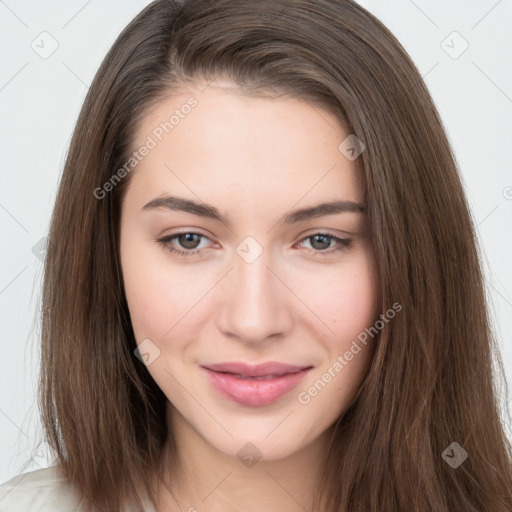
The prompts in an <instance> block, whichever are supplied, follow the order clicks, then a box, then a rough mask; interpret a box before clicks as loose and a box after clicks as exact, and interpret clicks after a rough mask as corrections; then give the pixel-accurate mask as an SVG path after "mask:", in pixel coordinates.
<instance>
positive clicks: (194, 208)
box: [142, 196, 367, 226]
mask: <svg viewBox="0 0 512 512" xmlns="http://www.w3.org/2000/svg"><path fill="white" fill-rule="evenodd" d="M158 208H165V209H167V210H172V211H182V212H187V213H192V214H194V215H197V216H199V217H206V218H209V219H214V220H218V221H220V222H222V223H224V224H226V225H227V226H230V222H229V219H228V218H227V217H226V216H224V215H222V214H221V213H220V211H219V210H218V209H217V208H216V207H215V206H212V205H210V204H207V203H197V202H195V201H192V200H190V199H185V198H182V197H176V196H165V197H157V198H155V199H153V200H151V201H149V203H147V204H145V205H144V206H143V207H142V210H152V209H158ZM346 212H348V213H360V214H363V215H364V214H366V212H367V207H366V204H363V203H358V202H356V201H331V202H329V203H322V204H318V205H316V206H312V207H309V208H302V209H299V210H293V211H291V212H289V213H287V214H286V215H285V216H284V218H283V222H284V223H285V224H294V223H296V222H302V221H305V220H309V219H314V218H316V217H323V216H324V215H334V214H339V213H346Z"/></svg>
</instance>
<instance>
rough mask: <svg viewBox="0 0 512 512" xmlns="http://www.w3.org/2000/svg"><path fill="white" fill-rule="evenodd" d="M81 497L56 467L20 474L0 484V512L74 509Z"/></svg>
mask: <svg viewBox="0 0 512 512" xmlns="http://www.w3.org/2000/svg"><path fill="white" fill-rule="evenodd" d="M80 502H81V499H80V495H79V493H78V492H77V491H76V489H75V488H74V487H73V486H72V485H71V484H70V483H69V482H68V480H67V479H66V478H65V477H64V476H63V475H62V474H61V473H60V472H59V468H58V466H50V467H49V468H44V469H37V470H35V471H29V472H28V473H22V474H20V475H17V476H15V477H14V478H11V479H10V480H8V481H6V482H4V483H3V484H1V485H0V510H1V511H2V512H50V511H52V512H54V511H57V510H75V509H78V507H79V506H80Z"/></svg>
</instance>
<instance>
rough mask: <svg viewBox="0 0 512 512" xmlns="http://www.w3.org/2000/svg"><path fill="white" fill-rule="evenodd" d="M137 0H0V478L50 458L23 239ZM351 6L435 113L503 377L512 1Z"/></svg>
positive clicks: (511, 250)
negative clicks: (480, 270) (476, 245)
mask: <svg viewBox="0 0 512 512" xmlns="http://www.w3.org/2000/svg"><path fill="white" fill-rule="evenodd" d="M148 3H149V2H148V1H144V0H131V1H127V0H108V1H99V0H89V1H86V0H66V1H64V0H60V1H57V0H47V1H44V2H41V1H38V2H36V1H35V0H31V1H29V0H0V55H1V66H0V112H1V117H0V130H1V132H0V154H1V163H0V228H1V237H2V248H3V249H2V251H1V252H0V327H1V331H0V333H1V335H0V350H1V354H2V356H3V357H1V358H0V379H1V380H0V482H4V481H5V480H7V479H8V478H10V477H12V476H14V475H16V474H18V473H19V472H20V468H21V467H22V465H23V464H24V462H25V461H26V460H29V459H30V457H31V456H32V457H33V459H32V462H31V464H30V465H29V466H28V468H27V470H29V469H38V468H39V467H46V466H47V465H48V464H49V461H48V460H47V458H46V456H45V454H44V453H32V450H33V448H34V446H35V444H36V441H37V439H38V436H39V434H40V432H41V429H40V422H39V418H38V409H37V404H36V394H35V393H36V385H37V378H38V358H39V353H38V333H39V330H38V316H37V308H38V299H39V291H40V285H41V270H42V262H41V260H40V259H39V257H37V256H36V255H35V254H34V252H33V247H34V245H36V244H37V243H38V242H39V240H41V238H42V237H44V236H45V235H46V233H47V229H48V223H49V218H50V214H51V210H52V206H53V202H54V199H55V194H56V190H57V184H58V179H59V176H60V172H61V170H62V167H63V164H64V159H65V155H66V151H67V147H68V144H69V142H70V137H71V132H72V129H73V127H74V124H75V122H76V118H77V116H78V113H79V109H80V107H81V104H82V101H83V99H84V97H85V94H86V92H87V88H88V85H89V84H90V83H91V80H92V78H93V76H94V73H95V72H96V70H97V68H98V67H99V65H100V62H101V60H102V58H103V57H104V55H105V54H106V52H107V50H108V49H109V47H110V46H111V44H112V43H113V42H114V39H115V38H116V36H117V35H118V34H119V32H120V31H121V30H122V28H124V27H125V25H127V24H128V22H129V21H130V20H131V19H132V18H133V17H134V16H135V15H136V14H137V13H138V12H139V11H140V10H141V9H142V8H143V7H144V6H145V5H147V4H148ZM361 3H362V4H363V5H364V6H365V7H366V8H367V9H369V10H370V11H371V12H372V13H374V14H375V15H376V16H377V17H378V18H379V19H380V20H381V21H382V22H383V23H384V24H385V25H386V26H387V27H389V28H390V30H391V31H392V32H393V33H394V34H395V35H396V36H397V38H398V39H399V40H400V42H401V43H402V44H403V46H404V47H405V48H406V50H407V51H408V52H409V54H410V55H411V57H412V58H413V60H414V62H415V63H416V65H417V67H418V69H419V70H420V72H421V74H422V75H423V76H424V77H425V81H426V83H427V86H428V87H429V89H430V91H431V94H432V96H433V98H434V101H435V103H436V105H437V107H438V109H439V112H440V114H441V117H442V119H443V122H444V123H445V127H446V130H447V132H448V135H449V138H450V141H451V143H452V145H453V148H454V151H455V154H456V157H457V160H458V163H459V167H460V172H461V175H462V178H463V181H464V184H465V188H466V193H467V196H468V199H469V203H470V207H471V210H472V215H473V217H474V220H475V223H476V224H477V225H478V230H477V236H478V238H479V240H480V243H481V246H482V248H483V251H484V269H485V273H486V285H487V289H488V295H489V300H490V303H491V306H492V314H493V322H494V325H495V330H496V332H497V338H498V341H499V343H500V345H501V346H502V351H503V356H504V362H505V365H506V371H507V375H508V380H509V382H512V380H511V378H510V376H511V375H512V347H511V330H512V329H511V328H512V325H511V322H510V317H511V310H512V275H511V268H510V267H511V266H510V262H511V260H512V244H511V236H510V226H511V224H512V222H511V221H512V200H511V198H512V188H511V186H512V176H511V172H510V170H511V163H512V162H511V160H512V155H511V151H510V146H511V145H512V122H511V121H512V71H511V66H510V55H511V54H512V37H511V35H510V34H511V32H510V27H512V0H500V1H496V0H478V1H477V0H472V1H468V0H457V1H456V0H449V1H441V0H435V1H432V0H431V1H427V0H415V1H413V0H391V1H386V2H383V1H378V0H368V1H364V2H363V1H361ZM43 31H46V32H48V33H49V34H50V35H51V36H40V34H41V32H43ZM453 31H456V32H457V33H458V34H459V35H457V34H455V35H453V34H452V32H453ZM448 36H449V37H448ZM41 37H46V38H47V39H46V40H45V41H46V44H45V48H47V49H48V48H51V38H53V39H55V41H57V43H58V48H57V50H56V51H55V52H54V53H53V54H52V55H51V56H49V57H48V58H46V59H43V58H41V57H40V56H39V55H38V54H37V53H36V52H35V51H34V50H33V49H32V48H31V44H34V45H35V44H38V41H40V40H41V39H40V38H41ZM447 37H448V39H447ZM462 38H463V39H462ZM464 40H465V41H466V42H467V44H469V46H468V48H467V50H466V51H464V53H462V54H461V55H460V56H458V58H452V56H450V55H449V54H448V53H447V51H448V52H451V53H452V55H455V54H458V53H460V51H461V50H462V49H463V48H464V46H465V44H466V43H464ZM33 41H35V43H32V42H33ZM443 41H444V42H443ZM39 44H40V45H41V43H39ZM445 50H446V51H445ZM77 215H79V212H77Z"/></svg>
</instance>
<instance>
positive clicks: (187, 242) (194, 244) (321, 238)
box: [157, 231, 352, 258]
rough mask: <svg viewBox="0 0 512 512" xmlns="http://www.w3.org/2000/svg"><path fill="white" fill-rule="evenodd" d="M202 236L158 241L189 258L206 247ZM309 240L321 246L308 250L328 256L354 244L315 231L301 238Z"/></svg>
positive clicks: (187, 234) (185, 234)
mask: <svg viewBox="0 0 512 512" xmlns="http://www.w3.org/2000/svg"><path fill="white" fill-rule="evenodd" d="M201 238H204V239H207V240H208V237H206V236H205V235H202V234H200V233H195V232H191V231H184V232H182V233H175V234H174V235H168V236H165V237H163V238H160V239H158V240H157V242H158V243H160V244H161V245H162V246H163V247H164V248H165V249H166V250H168V251H169V252H171V253H173V254H176V255H178V256H179V257H183V258H187V257H190V256H195V255H197V254H200V253H201V252H202V251H203V249H204V247H203V248H198V245H199V244H200V241H201ZM175 239H176V241H177V242H178V243H179V245H180V246H181V247H183V248H184V249H185V250H182V249H179V248H176V247H175V246H173V244H172V241H173V240H175ZM307 240H310V241H313V245H315V246H317V247H318V246H320V247H319V248H315V247H313V249H307V248H306V249H307V250H308V252H310V253H313V254H314V255H315V256H328V255H330V254H333V253H338V252H340V251H346V250H348V249H349V248H350V246H351V244H352V240H351V239H348V238H339V237H337V236H334V235H333V234H331V233H314V234H312V235H309V236H307V237H305V238H303V239H302V240H301V243H303V242H305V241H307ZM198 242H199V243H198ZM332 242H335V245H334V247H331V248H330V249H328V250H325V249H326V248H327V247H329V246H331V243H332Z"/></svg>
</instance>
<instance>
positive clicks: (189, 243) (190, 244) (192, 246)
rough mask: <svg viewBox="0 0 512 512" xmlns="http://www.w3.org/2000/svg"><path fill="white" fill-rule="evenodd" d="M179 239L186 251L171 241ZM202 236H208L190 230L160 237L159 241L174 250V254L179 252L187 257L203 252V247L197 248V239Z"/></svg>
mask: <svg viewBox="0 0 512 512" xmlns="http://www.w3.org/2000/svg"><path fill="white" fill-rule="evenodd" d="M175 238H176V239H177V240H178V241H179V243H180V245H182V247H184V248H185V249H188V250H185V251H182V250H180V249H176V248H175V247H173V246H172V245H171V241H172V240H174V239H175ZM201 238H207V237H206V236H204V235H201V234H200V233H194V232H190V231H185V232H183V233H176V234H174V235H169V236H164V237H163V238H160V239H159V240H158V242H159V243H161V244H162V245H163V246H164V247H165V248H166V249H167V250H168V251H169V252H172V253H174V254H177V255H178V256H180V257H183V258H187V257H188V256H194V255H195V254H198V253H200V252H201V249H197V245H198V244H197V241H198V240H200V239H201Z"/></svg>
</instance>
